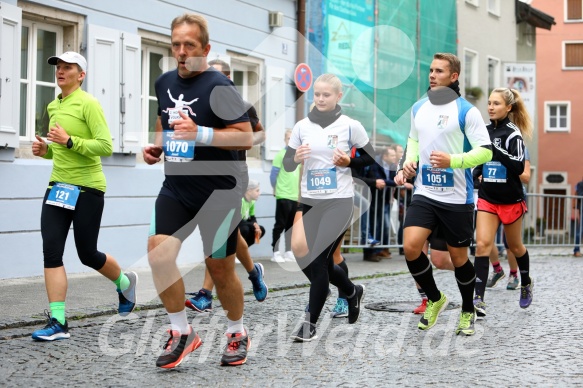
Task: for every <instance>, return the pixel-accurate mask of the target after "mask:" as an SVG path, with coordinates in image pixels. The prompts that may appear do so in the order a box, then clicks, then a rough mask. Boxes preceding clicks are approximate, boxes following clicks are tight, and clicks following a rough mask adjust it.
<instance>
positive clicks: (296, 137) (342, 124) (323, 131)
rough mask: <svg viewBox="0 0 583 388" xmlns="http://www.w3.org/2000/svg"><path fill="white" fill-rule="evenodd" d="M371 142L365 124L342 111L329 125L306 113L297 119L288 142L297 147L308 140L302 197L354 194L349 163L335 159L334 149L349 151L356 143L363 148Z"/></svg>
mask: <svg viewBox="0 0 583 388" xmlns="http://www.w3.org/2000/svg"><path fill="white" fill-rule="evenodd" d="M368 142H369V139H368V135H367V134H366V131H365V129H364V127H363V126H362V124H361V123H360V122H358V121H356V120H353V119H351V118H349V117H348V116H345V115H342V116H340V117H339V118H338V120H336V121H334V122H333V123H332V124H330V125H329V126H327V127H326V128H322V127H321V126H320V125H318V124H315V123H313V122H312V121H310V120H309V119H308V118H307V117H306V118H305V119H303V120H300V121H298V122H297V123H296V125H295V126H294V128H293V131H292V134H291V137H290V140H289V146H290V147H291V148H293V149H296V150H297V149H298V147H299V146H300V145H302V144H309V145H310V148H311V153H310V157H309V158H308V159H306V160H305V161H304V169H303V173H302V184H301V191H302V197H303V198H315V199H329V198H350V197H352V196H354V191H353V188H352V172H351V170H350V167H339V166H335V165H334V164H333V163H332V156H333V155H334V149H335V148H339V149H340V150H341V151H344V152H345V153H346V154H348V155H350V150H351V148H352V147H353V146H354V147H356V148H362V147H364V146H365V145H366V144H367V143H368Z"/></svg>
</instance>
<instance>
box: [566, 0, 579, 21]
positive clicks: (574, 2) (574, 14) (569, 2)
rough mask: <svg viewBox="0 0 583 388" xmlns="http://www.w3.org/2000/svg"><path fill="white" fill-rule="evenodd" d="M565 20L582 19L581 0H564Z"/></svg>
mask: <svg viewBox="0 0 583 388" xmlns="http://www.w3.org/2000/svg"><path fill="white" fill-rule="evenodd" d="M565 20H566V21H568V22H582V21H583V0H565Z"/></svg>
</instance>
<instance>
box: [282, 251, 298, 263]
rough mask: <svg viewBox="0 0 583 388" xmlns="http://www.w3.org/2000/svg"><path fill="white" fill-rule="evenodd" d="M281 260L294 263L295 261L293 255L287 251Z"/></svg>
mask: <svg viewBox="0 0 583 388" xmlns="http://www.w3.org/2000/svg"><path fill="white" fill-rule="evenodd" d="M283 259H284V260H285V261H290V262H295V261H296V257H295V256H294V253H293V252H292V251H287V252H286V253H284V254H283Z"/></svg>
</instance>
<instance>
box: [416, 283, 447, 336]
mask: <svg viewBox="0 0 583 388" xmlns="http://www.w3.org/2000/svg"><path fill="white" fill-rule="evenodd" d="M440 293H441V298H440V299H439V300H438V301H437V302H432V301H431V300H429V301H427V308H426V309H425V313H423V316H422V317H421V319H420V320H419V324H418V325H417V327H418V328H419V329H420V330H429V329H431V328H432V327H433V326H434V325H435V322H437V317H438V316H439V314H441V312H442V311H443V310H445V308H446V307H447V297H446V296H445V294H444V293H443V292H440Z"/></svg>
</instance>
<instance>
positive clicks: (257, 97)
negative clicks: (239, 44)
mask: <svg viewBox="0 0 583 388" xmlns="http://www.w3.org/2000/svg"><path fill="white" fill-rule="evenodd" d="M228 54H229V55H230V57H231V80H232V81H233V83H234V84H235V87H236V88H237V90H238V91H239V93H240V94H241V97H242V98H243V99H244V100H245V101H248V102H250V103H251V104H253V106H254V107H255V110H256V111H257V115H258V116H259V118H260V120H261V110H262V109H261V108H262V106H261V101H262V96H261V82H260V79H261V78H260V71H261V70H260V69H261V65H262V64H261V61H260V60H258V59H257V58H253V57H249V56H245V55H240V54H238V53H234V52H228ZM260 147H261V146H259V145H256V146H254V147H253V148H252V149H251V150H249V151H247V156H250V157H259V156H260Z"/></svg>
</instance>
